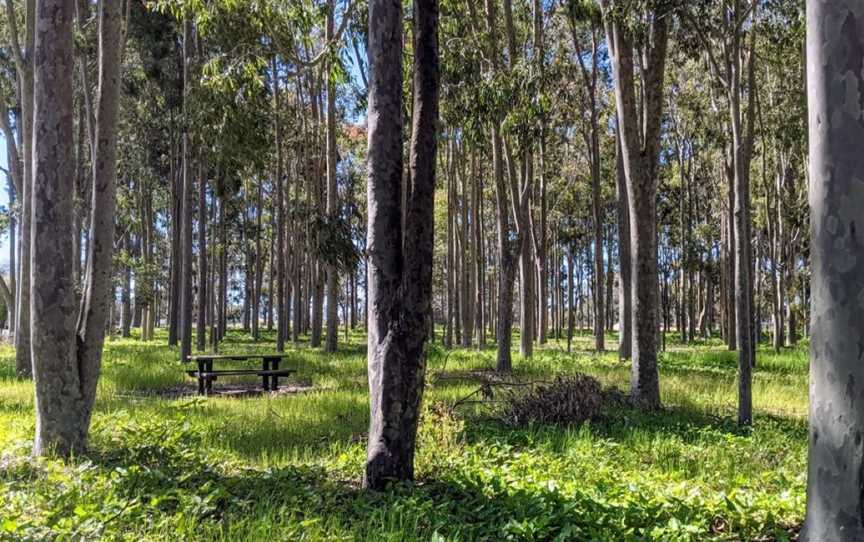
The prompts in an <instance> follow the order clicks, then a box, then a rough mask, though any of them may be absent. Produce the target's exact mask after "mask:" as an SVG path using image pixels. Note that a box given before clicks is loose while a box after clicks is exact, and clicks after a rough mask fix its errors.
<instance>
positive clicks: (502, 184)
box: [486, 0, 521, 372]
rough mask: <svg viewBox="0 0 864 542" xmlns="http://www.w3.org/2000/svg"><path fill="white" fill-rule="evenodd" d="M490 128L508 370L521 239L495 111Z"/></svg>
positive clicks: (503, 367)
mask: <svg viewBox="0 0 864 542" xmlns="http://www.w3.org/2000/svg"><path fill="white" fill-rule="evenodd" d="M495 10H496V0H486V29H487V31H488V32H489V45H488V47H489V53H488V57H489V59H490V62H491V65H492V73H493V74H494V73H495V72H497V71H498V69H499V65H500V59H499V50H498V30H497V26H496V25H497V23H496V11H495ZM491 128H492V130H491V132H492V171H493V178H494V179H495V203H496V207H497V217H498V292H497V296H498V297H497V301H496V305H497V307H496V309H497V313H498V314H497V323H496V325H495V333H496V338H497V341H498V352H497V356H496V369H497V370H498V371H499V372H507V371H510V370H512V368H513V360H512V356H511V353H510V347H511V344H512V332H513V283H514V281H515V279H516V264H517V258H516V249H517V248H518V247H519V246H520V244H521V241H520V242H519V243H517V242H515V240H513V239H511V237H512V233H513V232H512V230H511V227H510V217H509V215H510V198H509V197H508V195H507V192H508V187H507V183H506V181H505V180H504V163H503V160H504V158H503V153H504V148H503V147H504V144H503V142H502V138H501V119H500V116H498V114H496V118H495V119H493V121H492V127H491ZM515 195H516V194H514V196H515ZM514 203H515V202H514Z"/></svg>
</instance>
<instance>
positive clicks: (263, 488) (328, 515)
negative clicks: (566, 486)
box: [89, 442, 782, 540]
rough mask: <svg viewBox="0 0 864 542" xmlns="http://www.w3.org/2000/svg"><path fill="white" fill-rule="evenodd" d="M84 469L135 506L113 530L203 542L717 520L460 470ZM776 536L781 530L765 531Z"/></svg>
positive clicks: (503, 534)
mask: <svg viewBox="0 0 864 542" xmlns="http://www.w3.org/2000/svg"><path fill="white" fill-rule="evenodd" d="M91 460H92V461H94V463H96V464H97V465H99V468H101V469H103V470H104V471H105V472H106V473H108V472H112V473H119V474H114V475H113V479H112V486H111V497H112V498H116V496H118V495H119V496H120V497H121V498H124V499H128V500H131V499H134V500H135V501H137V502H138V503H139V505H138V506H137V507H134V508H129V512H128V515H129V516H130V517H127V518H122V515H123V514H125V513H126V512H125V509H124V511H121V514H120V515H121V519H122V521H118V522H117V523H118V524H121V525H135V524H136V523H138V522H140V521H141V519H142V516H143V518H148V519H153V518H155V519H157V520H158V519H159V518H160V516H161V517H165V516H169V517H170V516H173V517H184V518H185V521H188V522H191V523H192V525H193V527H192V528H194V529H195V530H196V531H195V532H197V533H209V536H206V537H205V536H201V539H210V538H216V536H218V535H220V534H221V535H222V536H223V537H224V536H225V535H229V536H230V537H232V539H244V538H247V537H249V538H251V537H252V536H251V535H250V534H249V533H251V532H252V531H255V532H259V531H260V529H261V528H262V524H263V528H265V529H268V530H270V532H272V533H273V534H276V533H279V532H280V529H285V530H288V529H291V530H292V531H294V532H296V531H297V530H298V525H299V532H300V533H303V534H307V535H309V536H311V537H312V538H315V537H316V536H321V537H325V538H326V537H327V535H328V534H329V535H331V536H332V535H336V534H341V535H343V536H345V535H349V537H350V538H353V539H355V540H381V539H391V540H392V539H398V540H429V539H430V538H432V537H433V536H435V534H436V533H437V534H438V535H440V536H442V537H444V538H447V539H459V540H505V539H512V540H552V539H558V540H613V539H614V540H642V539H645V538H646V536H647V535H648V534H649V533H652V531H653V532H654V533H655V535H656V532H657V531H654V529H658V528H659V529H663V528H665V527H667V526H669V525H672V524H675V523H677V524H686V525H694V526H696V528H697V529H700V530H702V531H703V532H704V534H705V535H706V536H708V535H709V533H711V530H712V528H715V527H716V523H715V522H714V518H715V517H716V514H717V511H716V510H708V509H704V508H700V507H698V506H696V507H694V506H680V503H679V506H661V505H659V504H658V503H657V502H654V501H653V500H651V499H647V498H637V497H633V498H629V499H622V497H623V494H621V495H619V494H617V493H616V494H615V495H614V496H613V495H610V494H609V493H608V492H609V491H625V492H632V489H627V488H621V489H619V490H615V489H613V488H610V487H607V488H605V490H604V491H605V493H604V491H597V489H598V488H593V487H585V488H580V487H577V488H575V489H572V490H570V491H568V492H567V493H564V492H562V491H560V490H559V489H558V488H557V487H556V486H555V485H553V484H528V485H525V484H514V483H513V480H510V479H503V478H502V477H499V476H498V475H495V474H489V473H485V472H481V471H476V470H472V469H470V468H465V467H456V468H449V469H442V470H441V471H440V472H439V474H438V475H437V476H436V478H434V479H426V480H421V481H420V482H419V483H417V484H398V485H394V486H391V487H390V488H389V489H388V490H387V491H383V492H367V491H363V490H361V489H360V487H359V484H358V480H346V479H338V478H336V477H334V476H333V475H332V474H329V473H328V472H327V471H326V470H325V469H324V468H322V467H320V466H311V465H289V466H280V467H276V468H269V469H236V468H234V469H232V468H229V467H226V466H224V465H221V464H219V463H214V462H213V461H211V460H209V459H208V458H207V457H206V456H204V455H203V454H201V453H199V452H198V451H196V449H195V448H194V447H193V448H189V447H188V446H178V445H177V444H176V443H174V444H172V445H169V446H161V447H160V446H149V445H147V443H146V442H139V443H137V444H133V445H120V446H116V445H115V446H112V447H107V448H105V449H104V450H103V451H101V452H97V453H94V454H92V457H91ZM166 496H168V497H167V498H166ZM89 497H90V498H96V499H99V498H101V497H105V496H100V495H89ZM256 524H258V526H257V527H256ZM238 525H239V526H240V527H239V528H238V527H237V526H238ZM305 526H308V529H309V532H304V531H305V530H306V528H307V527H305ZM725 527H728V525H725ZM775 527H776V528H782V526H777V525H769V526H767V528H769V529H771V528H775ZM244 530H245V531H246V532H244ZM214 535H215V536H214ZM394 537H395V538H394ZM654 538H655V539H656V536H655V537H654ZM745 538H747V537H745ZM660 539H662V536H661V538H660ZM750 539H752V538H750Z"/></svg>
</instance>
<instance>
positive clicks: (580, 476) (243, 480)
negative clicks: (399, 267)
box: [0, 330, 808, 541]
mask: <svg viewBox="0 0 864 542" xmlns="http://www.w3.org/2000/svg"><path fill="white" fill-rule="evenodd" d="M440 337H441V335H440V333H439V334H438V342H436V343H434V344H432V345H431V346H430V349H429V375H428V379H427V381H428V383H429V389H428V391H427V395H426V411H425V414H424V421H423V424H422V426H421V428H420V432H419V440H420V443H419V449H418V456H417V464H416V472H417V476H418V480H419V483H418V484H417V485H415V486H410V485H407V486H400V487H396V488H394V489H393V490H391V491H389V492H385V493H382V494H369V493H364V492H362V491H359V489H358V483H359V480H360V476H361V474H362V467H363V461H364V459H365V434H366V430H367V425H368V418H369V413H368V409H369V407H368V397H367V392H366V387H367V382H366V369H365V362H366V360H365V337H364V336H363V335H362V334H361V333H360V332H359V331H358V332H352V333H351V334H350V337H349V341H348V342H347V343H345V341H344V336H340V340H341V341H342V343H341V344H340V351H339V352H338V353H336V354H332V355H328V354H324V353H323V352H321V351H320V350H319V349H313V348H309V347H308V345H307V344H306V343H305V342H301V343H300V344H297V345H294V344H292V343H291V342H288V343H287V344H286V354H287V356H288V360H287V362H286V363H285V366H287V367H291V368H294V369H296V370H297V371H298V373H297V374H296V375H295V376H292V377H291V378H290V379H288V381H292V380H296V381H302V382H304V383H305V384H306V385H307V387H305V388H303V390H302V391H298V392H296V393H285V394H279V395H271V394H258V395H254V396H244V397H228V396H214V397H208V398H198V397H195V396H194V395H188V394H187V395H183V394H179V395H178V394H176V393H175V394H174V395H170V394H166V393H165V392H166V390H173V389H177V388H178V387H180V389H186V388H188V390H189V391H190V392H194V383H193V381H192V379H190V378H188V377H187V376H186V375H185V373H184V370H186V369H188V368H189V367H187V366H184V365H183V364H182V363H180V361H179V359H178V358H179V352H178V350H177V349H176V348H169V347H168V346H166V342H167V337H166V335H165V333H164V332H163V331H159V332H157V337H156V340H155V341H151V342H148V343H142V342H140V341H139V340H138V339H137V338H135V337H133V338H129V339H121V338H119V337H114V338H112V339H111V340H109V341H108V342H107V343H106V351H105V360H104V366H103V378H102V381H101V382H100V387H99V395H98V401H97V412H96V414H95V417H94V423H93V439H92V447H93V453H92V454H91V456H90V457H86V458H79V459H77V460H75V461H73V462H71V463H69V464H63V463H62V462H59V461H56V460H48V461H42V462H40V463H38V464H32V463H31V460H30V459H28V453H29V440H30V439H31V438H32V433H33V424H34V417H33V399H32V393H33V392H32V384H31V383H30V382H29V381H25V380H19V379H17V378H16V377H15V376H14V370H13V367H14V353H13V352H12V350H11V349H9V348H8V347H0V445H2V446H3V449H4V450H5V452H4V453H5V455H4V456H3V457H4V459H3V460H2V463H3V466H2V467H0V490H2V491H0V495H5V496H0V516H4V517H8V518H11V519H13V520H14V521H15V522H16V529H18V532H19V534H20V533H24V532H27V533H30V534H34V533H35V534H34V537H35V535H37V534H40V533H41V535H40V536H43V537H46V536H47V537H48V538H56V537H58V536H61V535H63V534H64V533H67V534H69V533H76V532H77V533H78V534H79V535H86V534H87V533H90V534H91V535H93V536H95V537H97V538H98V537H100V536H104V537H106V538H109V539H113V538H117V539H119V538H133V539H141V540H174V539H177V537H178V536H179V537H181V538H182V539H184V540H232V541H233V540H262V539H271V538H272V533H278V536H277V538H278V539H297V538H302V537H306V538H307V539H354V540H381V539H392V540H428V539H431V538H434V537H435V536H440V538H438V539H439V540H478V539H481V540H502V539H506V538H509V539H514V540H548V539H553V538H555V537H556V536H557V537H560V538H561V539H594V540H613V539H615V540H703V539H706V538H715V537H716V538H718V539H723V540H728V539H752V538H756V537H764V536H769V537H770V536H777V537H780V538H782V536H785V532H786V529H788V528H790V527H793V526H795V525H797V524H799V523H800V521H801V519H802V516H803V506H804V501H803V499H804V472H805V466H806V444H807V426H806V414H807V397H806V395H807V371H808V361H807V360H808V356H807V349H806V344H802V345H801V346H800V347H798V348H795V349H788V350H784V351H782V352H780V353H774V352H773V351H771V350H769V349H766V348H760V350H759V356H758V363H757V367H756V368H755V370H754V386H753V390H754V405H755V425H754V427H753V428H751V429H746V430H742V429H740V428H738V427H737V425H736V424H735V423H734V419H735V408H736V394H737V380H736V374H737V357H736V354H735V353H734V352H729V351H727V350H726V349H725V347H724V346H723V344H722V343H720V342H719V341H717V340H708V341H701V342H699V343H698V344H695V345H682V344H680V343H678V342H677V339H676V338H674V337H673V336H672V335H671V334H670V335H669V337H667V350H666V351H665V352H664V353H663V354H662V355H661V358H660V371H661V393H662V399H663V403H664V408H663V409H662V410H660V411H656V412H641V411H636V410H633V409H632V408H630V407H626V406H623V405H619V406H610V407H608V408H606V409H605V410H604V412H603V414H602V415H601V416H600V417H599V418H597V419H595V420H593V421H591V422H589V423H586V424H583V425H571V426H548V425H547V426H536V425H535V426H529V427H525V428H522V429H513V428H511V427H509V426H505V425H503V424H502V423H501V422H500V421H498V420H497V418H496V416H495V408H494V403H491V404H490V405H491V406H487V405H486V404H485V403H484V404H478V405H472V404H466V405H463V406H460V407H459V408H457V409H455V410H453V409H451V407H450V406H449V405H453V404H454V403H456V402H457V401H459V400H460V399H463V398H465V397H467V396H468V395H470V394H471V393H472V392H474V391H475V390H477V389H478V387H479V386H480V383H481V380H482V378H483V377H482V376H481V375H488V374H489V373H488V371H490V370H491V369H493V368H494V364H495V346H494V343H492V342H491V341H490V342H489V345H488V346H487V347H486V348H484V349H482V350H477V349H474V348H471V349H459V348H457V349H453V350H449V351H448V350H445V349H443V348H442V347H441V345H440ZM514 345H518V341H514ZM592 347H593V337H591V336H590V335H589V334H587V333H580V334H578V335H577V336H576V337H574V341H573V348H572V351H571V352H569V353H568V352H567V351H566V341H565V340H563V339H562V340H555V339H551V340H550V341H549V342H548V343H547V344H546V345H542V346H538V347H537V349H536V352H535V356H534V357H533V358H532V359H530V360H525V359H521V358H520V357H519V356H518V355H515V354H514V367H515V369H514V372H513V374H512V375H509V376H507V377H506V379H507V380H512V381H522V382H524V381H535V380H550V379H552V378H554V376H555V375H557V374H566V373H573V372H577V371H578V372H584V373H587V374H590V375H592V376H594V377H596V378H597V379H598V380H600V382H601V383H602V384H603V385H604V386H607V387H608V386H614V387H617V388H619V389H621V390H626V389H627V387H628V385H629V379H630V365H629V363H626V362H622V361H620V360H619V359H618V356H617V350H616V348H617V344H616V337H615V336H614V335H609V337H608V338H607V349H608V352H606V353H604V354H602V355H597V354H596V353H595V352H593V351H592V350H591V348H592ZM221 350H222V351H223V352H243V353H249V352H258V353H264V352H272V351H274V350H275V344H274V335H273V333H272V332H267V331H263V332H262V338H261V341H259V342H257V343H256V342H254V341H253V340H252V338H251V336H250V335H249V334H248V333H243V332H241V331H239V330H232V331H230V332H229V334H228V337H227V340H226V342H225V343H224V344H223V345H222V348H221ZM229 382H230V383H232V384H234V385H244V384H246V383H248V385H249V386H250V388H251V387H254V386H256V385H258V382H257V379H255V378H248V379H243V378H238V379H233V380H230V381H229ZM220 385H224V382H223V381H222V380H220V381H219V382H217V383H216V387H217V389H218V388H219V386H220ZM151 464H152V465H151ZM27 465H29V466H27ZM156 465H158V468H157V467H156ZM112 517H118V518H122V521H120V520H118V521H114V520H112V519H110V518H112ZM58 518H66V519H64V520H63V521H61V520H60V519H58ZM70 518H71V519H70ZM10 525H11V524H10ZM28 529H29V530H28ZM88 529H91V530H89V531H88ZM94 533H95V534H94ZM85 538H86V536H85ZM0 539H2V536H0Z"/></svg>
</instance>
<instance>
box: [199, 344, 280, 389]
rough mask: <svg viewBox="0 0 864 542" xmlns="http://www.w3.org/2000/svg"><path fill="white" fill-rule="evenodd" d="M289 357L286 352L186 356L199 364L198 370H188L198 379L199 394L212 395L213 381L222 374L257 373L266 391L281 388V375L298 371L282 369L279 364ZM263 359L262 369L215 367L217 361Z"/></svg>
mask: <svg viewBox="0 0 864 542" xmlns="http://www.w3.org/2000/svg"><path fill="white" fill-rule="evenodd" d="M286 357H287V355H286V354H284V353H282V354H279V353H276V354H198V355H195V356H189V357H188V358H186V361H187V362H195V363H197V364H198V370H196V371H186V372H187V373H188V374H189V376H194V377H195V378H197V379H198V395H210V393H211V392H212V391H213V381H214V380H216V379H217V378H218V377H220V376H237V375H257V376H260V377H261V379H262V384H263V387H264V390H265V391H275V390H278V389H279V377H280V376H288V375H290V374H291V373H294V372H296V371H295V370H293V369H280V368H279V364H280V363H281V361H282V360H283V359H285V358H286ZM256 359H260V360H261V369H221V370H217V369H214V368H213V363H214V362H216V361H250V360H256Z"/></svg>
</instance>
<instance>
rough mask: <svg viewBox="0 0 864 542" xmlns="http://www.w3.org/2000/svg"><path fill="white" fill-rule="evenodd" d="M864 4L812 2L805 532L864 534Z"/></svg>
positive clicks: (809, 537) (831, 541)
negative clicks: (863, 151)
mask: <svg viewBox="0 0 864 542" xmlns="http://www.w3.org/2000/svg"><path fill="white" fill-rule="evenodd" d="M862 65H864V4H862V3H861V2H860V1H858V0H833V1H830V2H829V1H810V2H807V79H808V104H809V124H810V138H809V141H810V194H809V199H810V224H811V236H812V237H811V247H812V250H811V254H812V278H811V284H812V295H813V297H812V302H813V304H812V316H811V333H812V338H811V341H810V355H811V360H812V361H811V363H810V454H809V462H808V477H807V517H806V521H805V523H804V530H803V531H802V533H801V540H803V541H806V542H817V541H818V542H836V541H846V540H864V477H862V473H864V454H862V453H861V446H862V434H864V393H862V386H864V364H862V363H861V355H862V354H861V353H862V344H864V329H862V327H861V322H862V321H864V305H862V304H861V299H862V298H864V284H862V282H861V277H862V276H864V259H862V258H861V247H862V246H864V228H862V227H861V225H860V221H861V209H862V207H864V184H862V181H861V180H860V179H861V160H860V148H861V141H862V140H864V121H862V119H861V114H860V111H859V104H860V103H862V101H864V91H862V89H861V87H860V72H861V66H862Z"/></svg>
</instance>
